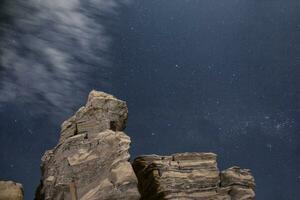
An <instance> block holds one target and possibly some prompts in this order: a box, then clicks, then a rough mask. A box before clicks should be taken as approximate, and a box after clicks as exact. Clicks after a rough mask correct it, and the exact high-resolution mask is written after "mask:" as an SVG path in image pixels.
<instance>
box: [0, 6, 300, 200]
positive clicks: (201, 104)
mask: <svg viewBox="0 0 300 200" xmlns="http://www.w3.org/2000/svg"><path fill="white" fill-rule="evenodd" d="M299 12H300V2H299V1H298V0H289V1H285V0H272V1H269V0H253V1H248V0H227V1H218V0H151V1H149V0H132V1H129V0H128V1H118V0H111V1H106V0H88V1H83V0H65V1H60V0H44V1H39V0H26V1H24V0H2V1H1V2H0V37H1V39H0V178H1V179H9V180H14V181H17V182H21V183H22V184H23V185H24V188H25V196H26V200H27V199H28V200H29V199H32V198H33V196H34V191H35V188H36V187H37V185H38V183H39V178H40V170H39V164H40V159H41V156H42V155H43V153H44V151H45V150H47V149H51V148H52V147H53V146H54V145H55V144H56V143H57V140H58V137H59V128H60V124H61V123H62V122H63V121H64V120H65V119H66V118H68V117H69V116H71V115H72V114H73V113H74V112H75V111H76V110H77V109H78V108H79V107H80V106H82V105H83V104H84V103H85V101H86V97H87V95H88V93H89V91H90V90H91V89H97V90H101V91H105V92H108V93H111V94H113V95H115V96H117V97H118V98H120V99H123V100H125V101H127V104H128V107H129V119H128V124H127V128H126V130H125V132H126V133H127V134H128V135H129V136H130V137H131V139H132V145H131V155H132V157H135V156H137V155H140V154H150V153H151V154H152V153H156V154H171V153H175V152H185V151H200V152H201V151H209V152H215V153H217V154H218V162H219V168H220V169H225V168H227V167H230V166H232V165H239V166H241V167H243V168H250V169H251V170H252V172H253V174H254V176H255V178H256V183H257V189H256V193H257V198H256V199H257V200H266V199H272V200H283V199H284V200H298V199H299V198H300V190H299V188H300V170H299V169H300V157H299V155H300V133H299V131H300V45H299V44H300V15H299Z"/></svg>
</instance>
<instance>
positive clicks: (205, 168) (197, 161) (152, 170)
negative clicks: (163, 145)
mask: <svg viewBox="0 0 300 200" xmlns="http://www.w3.org/2000/svg"><path fill="white" fill-rule="evenodd" d="M133 168H134V170H135V173H136V175H137V177H138V180H139V191H140V193H141V196H142V197H141V199H142V200H159V199H180V200H196V199H197V200H253V199H254V198H255V193H254V188H255V184H254V178H253V176H252V175H251V173H250V171H249V170H247V169H240V168H239V167H232V168H229V169H227V170H225V171H223V172H220V171H219V169H218V167H217V162H216V155H215V154H213V153H178V154H173V155H171V156H158V155H145V156H140V157H138V158H136V159H135V160H134V162H133Z"/></svg>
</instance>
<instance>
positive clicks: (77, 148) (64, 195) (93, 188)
mask: <svg viewBox="0 0 300 200" xmlns="http://www.w3.org/2000/svg"><path fill="white" fill-rule="evenodd" d="M127 114H128V110H127V106H126V103H125V102H124V101H121V100H118V99H116V98H115V97H113V96H112V95H108V94H105V93H103V92H96V91H92V92H91V93H90V95H89V97H88V101H87V104H86V106H84V107H82V108H80V109H79V110H78V111H77V112H76V114H75V115H74V116H73V117H71V118H70V119H68V120H67V121H65V122H64V123H63V124H62V128H61V137H60V140H59V143H58V145H57V146H56V147H55V148H54V149H52V150H50V151H47V152H46V153H45V155H44V156H43V158H42V165H41V168H42V182H41V185H40V187H39V189H38V191H37V195H36V199H51V200H62V199H63V200H69V199H70V200H71V199H72V200H75V199H80V200H92V199H93V200H106V199H107V200H108V199H109V200H113V199H125V200H126V199H128V200H129V199H130V200H135V199H139V198H140V195H139V192H138V189H137V179H136V176H135V174H134V171H133V169H132V166H131V164H130V163H129V162H128V160H129V157H130V156H129V153H128V149H129V145H130V138H129V137H128V136H127V135H126V134H125V133H123V132H121V131H122V130H123V129H124V127H125V121H126V119H127Z"/></svg>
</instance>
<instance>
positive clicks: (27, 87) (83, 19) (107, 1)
mask: <svg viewBox="0 0 300 200" xmlns="http://www.w3.org/2000/svg"><path fill="white" fill-rule="evenodd" d="M124 3H127V1H122V2H121V1H116V0H64V1H62V0H27V1H24V0H15V1H7V2H5V3H4V9H3V10H2V11H1V12H2V13H0V14H1V15H2V16H4V17H2V19H4V20H2V21H0V23H1V24H0V25H1V28H0V36H1V37H2V38H1V41H0V53H1V57H0V103H1V102H2V103H5V102H12V101H23V102H37V101H40V102H43V103H45V102H47V103H46V104H47V105H51V106H55V107H58V108H64V109H70V108H71V107H72V106H73V105H76V103H78V102H76V101H77V100H76V99H78V97H79V96H86V92H87V91H86V89H87V84H88V82H89V81H90V80H89V75H90V74H93V73H94V72H95V71H100V72H101V74H100V73H99V79H98V80H100V84H102V85H103V86H106V87H107V86H108V87H109V85H110V83H109V81H107V79H108V74H110V73H109V70H110V66H111V65H110V62H109V57H108V56H107V55H109V46H110V44H111V42H112V38H111V37H110V35H109V34H108V33H107V31H106V27H105V25H104V24H103V20H102V18H101V17H103V16H104V15H114V14H117V13H118V8H119V6H121V5H123V4H124ZM99 13H100V14H99ZM0 19H1V18H0ZM101 80H102V81H101Z"/></svg>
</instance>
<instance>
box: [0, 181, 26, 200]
mask: <svg viewBox="0 0 300 200" xmlns="http://www.w3.org/2000/svg"><path fill="white" fill-rule="evenodd" d="M23 196H24V194H23V186H22V185H21V184H20V183H15V182H13V181H0V200H23Z"/></svg>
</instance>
